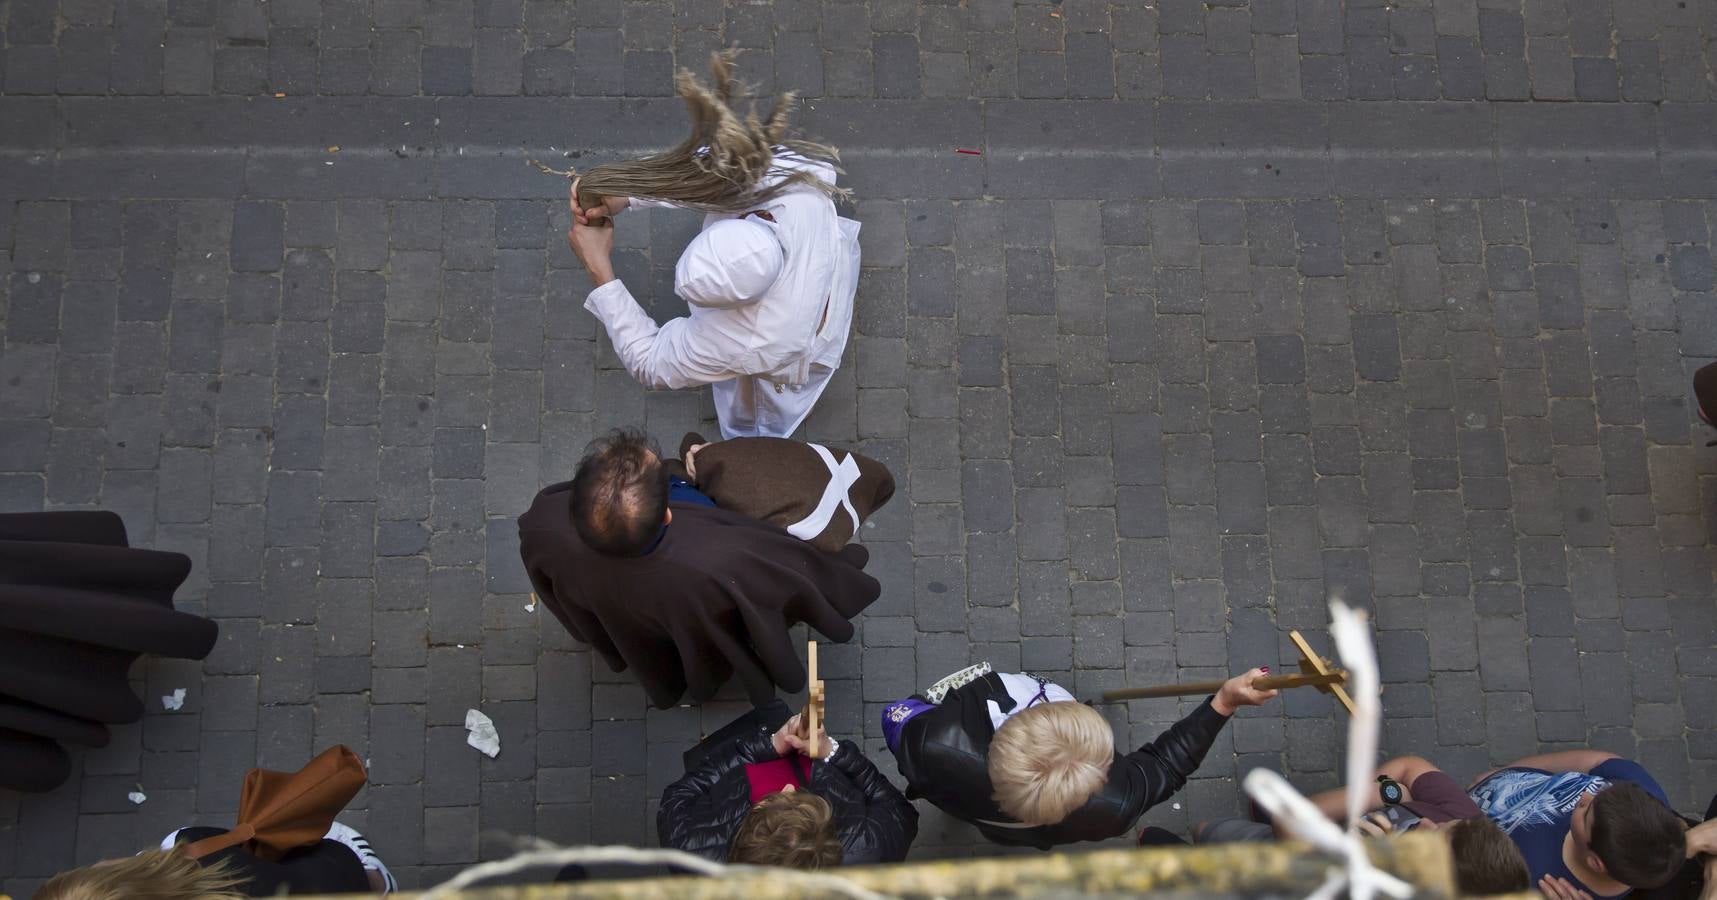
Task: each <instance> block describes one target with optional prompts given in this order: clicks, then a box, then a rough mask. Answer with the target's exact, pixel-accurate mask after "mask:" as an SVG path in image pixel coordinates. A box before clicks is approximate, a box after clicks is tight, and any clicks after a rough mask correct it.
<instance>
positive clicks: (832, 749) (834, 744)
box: [823, 738, 841, 762]
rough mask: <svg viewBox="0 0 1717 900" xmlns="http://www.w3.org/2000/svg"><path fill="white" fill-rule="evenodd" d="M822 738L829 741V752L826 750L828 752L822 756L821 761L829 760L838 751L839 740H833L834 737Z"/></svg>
mask: <svg viewBox="0 0 1717 900" xmlns="http://www.w3.org/2000/svg"><path fill="white" fill-rule="evenodd" d="M824 740H827V741H828V742H829V752H828V754H826V755H825V756H824V757H823V762H828V761H829V760H831V759H834V758H835V754H836V753H839V752H840V749H841V742H840V741H837V740H835V739H834V738H825V739H824Z"/></svg>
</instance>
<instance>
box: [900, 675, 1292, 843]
mask: <svg viewBox="0 0 1717 900" xmlns="http://www.w3.org/2000/svg"><path fill="white" fill-rule="evenodd" d="M1266 672H1268V670H1267V669H1253V670H1252V671H1250V672H1247V673H1246V674H1244V675H1239V676H1236V677H1234V678H1230V679H1229V680H1228V681H1227V682H1226V683H1225V684H1223V686H1222V689H1221V690H1220V691H1218V692H1217V693H1216V694H1214V695H1212V696H1211V697H1208V698H1206V699H1205V701H1204V702H1203V703H1202V704H1200V705H1199V707H1198V708H1197V709H1195V710H1193V712H1192V714H1191V715H1189V716H1187V717H1186V718H1184V719H1182V720H1180V721H1179V722H1177V723H1175V725H1174V726H1173V727H1171V728H1170V729H1169V730H1168V731H1165V732H1163V734H1162V735H1161V736H1160V737H1158V738H1157V739H1156V740H1155V741H1152V742H1151V743H1149V744H1146V745H1145V746H1143V747H1140V748H1139V749H1138V750H1135V751H1133V752H1132V753H1129V754H1126V755H1125V756H1122V755H1120V754H1118V753H1116V752H1115V749H1114V746H1115V736H1114V732H1113V731H1111V730H1110V728H1109V724H1108V722H1107V721H1106V720H1104V718H1103V716H1102V715H1101V714H1100V713H1098V712H1097V711H1096V710H1094V709H1092V708H1091V707H1089V706H1086V705H1084V704H1082V703H1078V702H1075V701H1074V699H1073V696H1072V695H1071V694H1069V693H1068V692H1067V691H1066V690H1064V689H1062V688H1061V687H1060V686H1059V685H1056V684H1052V683H1050V682H1048V681H1046V680H1044V679H1042V678H1037V677H1035V676H1031V675H1018V674H998V673H996V672H993V671H990V667H989V664H988V663H981V664H979V665H978V666H973V667H971V668H968V669H966V670H962V671H961V672H957V673H955V674H954V675H951V676H949V677H948V678H945V679H943V680H942V681H941V682H938V683H937V685H936V686H935V687H932V688H931V689H930V690H929V691H926V692H925V693H924V694H920V695H915V696H913V697H909V698H907V699H904V700H899V701H896V702H894V703H890V704H889V705H887V706H885V707H883V711H882V727H883V737H884V739H885V740H886V741H887V743H888V749H889V750H890V751H891V752H892V753H893V754H894V758H895V762H896V763H897V764H898V765H899V766H900V773H901V774H902V775H904V776H906V780H907V783H908V785H909V787H908V790H907V796H909V797H923V798H925V799H927V800H929V801H930V802H931V803H934V804H936V805H937V806H939V807H941V808H942V810H943V811H945V812H947V813H948V814H950V815H952V816H955V817H956V818H959V819H963V820H965V821H967V822H971V823H972V824H974V825H976V826H977V827H978V830H979V831H980V832H982V833H983V835H984V836H985V837H986V838H989V839H990V840H992V841H994V842H996V843H998V844H1007V845H1014V846H1028V847H1036V848H1038V849H1040V850H1047V849H1049V848H1050V847H1053V846H1055V845H1057V844H1071V843H1075V842H1077V841H1101V840H1106V839H1108V838H1112V837H1116V836H1117V835H1121V834H1125V833H1126V832H1127V831H1128V830H1130V829H1131V828H1132V827H1133V824H1134V823H1135V822H1137V821H1138V820H1139V817H1140V816H1142V815H1144V812H1145V810H1147V809H1150V808H1151V807H1152V806H1155V805H1156V804H1158V803H1161V802H1162V801H1164V800H1166V799H1168V797H1169V796H1170V795H1172V794H1173V793H1174V792H1175V791H1178V790H1180V788H1181V786H1182V785H1184V784H1186V779H1187V777H1188V776H1189V775H1191V774H1192V773H1193V771H1194V770H1196V769H1197V768H1198V765H1199V763H1201V762H1203V761H1204V754H1205V753H1206V752H1208V751H1209V750H1210V745H1211V744H1212V743H1213V742H1214V741H1215V740H1216V735H1217V733H1218V732H1220V731H1221V730H1222V726H1223V725H1226V724H1227V723H1228V719H1229V717H1230V716H1232V715H1234V713H1235V711H1236V710H1237V709H1238V708H1239V707H1241V706H1258V705H1261V704H1262V703H1264V702H1265V701H1266V700H1269V699H1270V698H1272V697H1274V696H1275V695H1276V692H1275V691H1264V690H1258V689H1257V688H1254V687H1252V682H1253V680H1254V679H1256V678H1258V677H1260V676H1261V675H1263V674H1265V673H1266Z"/></svg>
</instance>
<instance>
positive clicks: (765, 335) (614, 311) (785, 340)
mask: <svg viewBox="0 0 1717 900" xmlns="http://www.w3.org/2000/svg"><path fill="white" fill-rule="evenodd" d="M774 166H775V168H776V169H777V170H809V171H812V172H813V173H815V175H816V176H817V178H819V179H821V180H823V181H826V182H827V183H829V184H830V185H833V184H834V183H835V178H836V173H835V169H834V167H833V166H830V165H828V164H826V163H822V162H819V161H815V160H811V159H807V158H805V157H803V156H799V155H797V154H794V153H792V152H790V151H788V150H785V149H779V148H778V149H777V150H776V153H775V161H774ZM781 178H782V176H780V175H772V176H770V178H769V179H768V180H766V181H765V182H764V184H765V185H766V186H767V185H769V184H773V183H776V182H778V181H780V180H781ZM572 197H573V199H572V212H573V218H574V222H573V228H572V231H570V232H568V233H567V243H568V244H569V245H571V247H572V251H573V253H574V254H576V255H577V256H578V258H579V261H580V262H582V263H583V264H584V267H585V270H586V271H587V272H589V274H590V280H591V284H592V285H593V286H594V288H595V289H594V290H592V291H591V292H590V295H589V296H588V297H586V298H585V301H584V308H585V309H587V310H589V311H590V313H591V314H592V315H594V316H596V318H597V320H598V321H600V322H601V323H602V326H603V328H605V329H606V330H607V331H608V337H609V340H611V341H613V343H614V351H615V352H616V353H617V354H618V355H619V356H620V360H621V362H622V363H624V364H625V366H626V371H628V372H630V373H631V374H632V377H633V378H636V379H637V380H638V381H639V382H640V383H642V384H643V385H645V386H646V387H652V388H666V389H678V388H687V387H695V386H697V385H702V384H707V385H710V386H711V390H712V392H713V393H714V396H715V409H716V419H717V420H718V421H719V423H720V425H721V435H722V437H723V438H724V439H728V440H731V439H733V438H741V437H787V436H789V435H791V434H792V433H793V432H794V431H795V430H797V429H798V428H799V426H800V424H802V423H803V422H804V421H805V417H806V416H808V415H810V412H811V408H812V407H813V406H815V405H816V403H817V398H818V397H821V396H822V394H823V390H824V388H826V387H828V384H829V378H830V376H831V375H832V374H833V373H834V370H835V369H836V368H839V366H840V363H841V354H842V353H843V352H844V351H845V349H846V344H847V335H848V333H849V332H850V331H851V330H852V317H853V301H854V297H855V295H856V294H857V292H858V276H859V244H858V233H859V223H858V222H855V221H853V220H852V219H848V218H844V217H842V216H840V215H838V214H837V213H836V211H835V205H834V202H833V201H832V200H831V199H830V198H829V196H828V195H827V194H826V193H824V192H822V191H820V190H818V189H816V187H814V186H812V185H796V186H794V187H792V188H790V189H788V190H786V191H784V192H782V193H781V194H780V195H778V196H777V197H775V198H774V199H771V200H768V201H766V202H764V203H761V204H759V205H758V207H757V208H756V209H752V210H747V211H745V212H743V213H734V214H720V213H711V214H709V215H706V216H705V217H704V225H703V230H702V231H700V232H699V233H698V235H697V237H695V238H693V239H692V241H691V243H690V244H689V245H688V246H687V247H686V250H685V252H684V253H682V254H681V255H680V259H679V262H678V264H677V265H676V266H675V267H674V293H676V294H678V295H679V296H680V297H681V298H682V299H684V300H685V301H686V303H687V305H688V307H689V314H688V315H686V316H683V317H681V318H677V319H672V320H670V321H668V322H664V323H662V324H661V325H657V324H656V323H655V322H654V321H652V320H651V319H650V317H649V315H647V314H646V313H645V312H644V309H643V307H641V306H639V305H638V301H637V300H635V299H634V298H633V296H632V292H631V291H630V290H629V289H628V288H627V287H626V284H625V283H624V282H622V281H620V279H618V278H617V277H615V275H614V267H613V265H612V263H611V260H610V257H611V254H612V251H613V247H614V233H613V232H614V230H613V229H612V228H610V227H607V224H606V223H604V222H602V221H601V220H602V219H604V218H606V217H608V216H613V215H616V214H618V213H620V212H621V211H623V210H625V209H627V208H631V207H640V208H643V207H662V206H670V205H672V204H669V203H666V202H663V201H656V200H649V199H646V198H642V197H634V198H628V197H606V198H604V199H603V205H602V206H597V207H592V208H590V209H579V208H578V200H577V197H578V187H577V184H576V183H575V184H574V186H573V191H572Z"/></svg>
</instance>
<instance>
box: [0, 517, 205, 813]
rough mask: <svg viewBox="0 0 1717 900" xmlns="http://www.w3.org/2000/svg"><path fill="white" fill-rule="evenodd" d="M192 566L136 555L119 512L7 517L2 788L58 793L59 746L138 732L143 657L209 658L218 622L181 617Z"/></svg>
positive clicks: (0, 528) (0, 651) (1, 553)
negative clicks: (116, 728)
mask: <svg viewBox="0 0 1717 900" xmlns="http://www.w3.org/2000/svg"><path fill="white" fill-rule="evenodd" d="M190 571H191V560H190V558H189V557H187V556H185V555H184V554H182V553H164V552H160V551H155V550H141V549H137V548H134V547H129V546H127V542H126V538H125V524H124V523H123V522H121V521H120V519H119V517H118V516H116V515H114V514H113V513H110V512H47V513H7V514H0V788H5V787H11V788H15V789H18V790H26V791H45V790H52V789H53V788H54V787H56V786H58V785H59V784H60V783H61V782H63V781H64V780H65V779H66V778H67V777H68V776H69V775H70V774H71V765H70V759H69V757H68V756H67V755H66V752H65V750H64V749H62V748H61V747H60V746H59V742H67V743H76V744H84V745H87V746H94V747H100V746H103V745H105V744H106V743H107V727H106V726H107V725H108V724H121V723H126V722H135V721H137V720H138V719H140V718H142V716H143V703H142V701H141V700H139V699H138V698H137V695H136V694H135V693H133V692H132V688H131V682H130V670H131V664H132V663H133V662H134V661H135V660H136V659H137V657H138V656H139V655H140V654H144V653H153V654H156V655H160V656H173V657H179V658H182V659H202V658H203V657H205V656H207V655H208V654H209V651H210V650H211V649H213V648H214V644H215V634H216V628H215V623H214V622H212V621H210V620H208V619H205V618H203V617H201V616H194V615H191V614H189V613H183V612H179V611H177V610H175V609H174V608H173V592H174V590H176V589H177V588H178V587H179V585H180V584H181V583H183V582H184V580H185V576H187V575H188V574H190Z"/></svg>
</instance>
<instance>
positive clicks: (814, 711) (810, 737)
mask: <svg viewBox="0 0 1717 900" xmlns="http://www.w3.org/2000/svg"><path fill="white" fill-rule="evenodd" d="M822 722H823V681H822V679H820V678H818V677H817V642H816V641H807V642H806V646H805V714H804V718H803V720H802V721H801V722H800V723H799V724H800V726H801V727H802V728H804V729H805V751H806V752H807V753H809V754H810V755H811V757H812V758H813V759H814V758H816V756H817V754H818V752H819V751H820V750H821V749H822V747H821V745H819V744H818V743H817V729H818V727H820V726H821V725H822Z"/></svg>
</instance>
